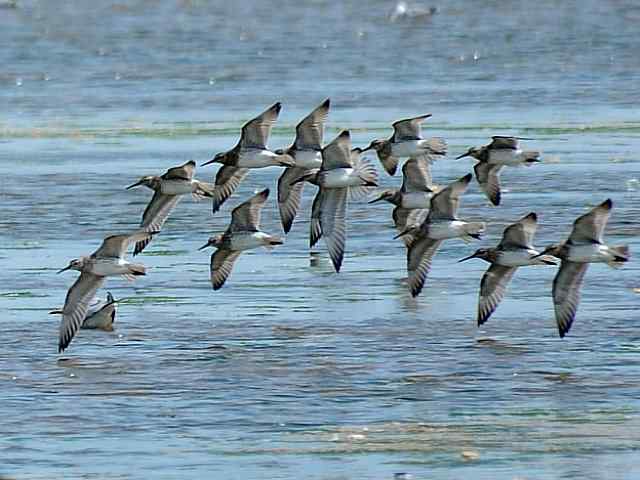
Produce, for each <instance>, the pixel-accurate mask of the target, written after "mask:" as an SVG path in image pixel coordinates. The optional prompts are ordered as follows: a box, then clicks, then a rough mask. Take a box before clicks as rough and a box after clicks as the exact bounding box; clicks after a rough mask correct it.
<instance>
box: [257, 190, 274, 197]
mask: <svg viewBox="0 0 640 480" xmlns="http://www.w3.org/2000/svg"><path fill="white" fill-rule="evenodd" d="M269 193H271V190H269V189H268V188H265V189H264V190H262V191H261V192H260V193H259V195H260V196H261V197H265V198H267V197H268V196H269Z"/></svg>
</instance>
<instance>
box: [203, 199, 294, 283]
mask: <svg viewBox="0 0 640 480" xmlns="http://www.w3.org/2000/svg"><path fill="white" fill-rule="evenodd" d="M268 197H269V189H268V188H267V189H265V190H263V191H261V192H260V193H257V194H256V195H254V196H253V197H251V198H250V199H249V200H247V201H246V202H244V203H241V204H240V205H239V206H237V207H236V208H234V209H233V211H232V212H231V224H230V225H229V227H228V228H227V230H226V231H225V232H224V233H223V234H222V235H217V236H215V237H211V238H209V241H208V242H207V243H206V244H204V245H203V246H202V247H200V250H203V249H205V248H207V247H216V248H217V250H216V251H215V252H214V253H213V254H212V255H211V285H212V286H213V289H214V290H218V289H219V288H221V287H222V286H223V285H224V283H225V282H226V281H227V278H228V277H229V274H230V273H231V270H233V265H234V263H235V261H236V260H237V259H238V257H239V256H240V254H241V253H242V252H243V251H245V250H250V249H253V248H258V247H266V248H272V247H273V246H275V245H282V243H283V241H282V240H281V239H280V238H278V237H275V236H273V235H270V234H268V233H265V232H263V231H261V230H260V216H261V213H262V207H264V204H265V202H266V201H267V198H268Z"/></svg>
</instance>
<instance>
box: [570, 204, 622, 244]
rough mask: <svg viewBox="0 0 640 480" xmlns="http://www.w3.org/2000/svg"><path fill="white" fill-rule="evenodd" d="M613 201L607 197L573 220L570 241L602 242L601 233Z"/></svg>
mask: <svg viewBox="0 0 640 480" xmlns="http://www.w3.org/2000/svg"><path fill="white" fill-rule="evenodd" d="M612 207H613V203H612V202H611V199H607V200H605V201H604V202H602V203H601V204H600V205H598V206H597V207H595V208H594V209H592V210H591V211H590V212H589V213H586V214H584V215H582V216H581V217H578V218H577V219H576V221H575V222H573V231H572V232H571V235H570V236H569V242H571V243H602V233H603V232H604V228H605V227H606V226H607V221H609V216H610V215H611V208H612Z"/></svg>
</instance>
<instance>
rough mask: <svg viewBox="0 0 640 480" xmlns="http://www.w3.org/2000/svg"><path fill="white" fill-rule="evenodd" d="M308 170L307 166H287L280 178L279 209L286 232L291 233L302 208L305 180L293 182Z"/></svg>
mask: <svg viewBox="0 0 640 480" xmlns="http://www.w3.org/2000/svg"><path fill="white" fill-rule="evenodd" d="M306 172H307V169H305V168H299V167H287V168H285V169H284V172H283V173H282V175H280V178H279V179H278V210H279V211H280V220H281V221H282V228H283V229H284V232H285V233H289V231H290V230H291V225H292V224H293V219H294V218H295V217H296V214H297V213H298V209H299V208H300V201H301V199H302V190H303V189H304V182H297V183H293V182H294V181H295V180H297V179H299V178H300V177H302V176H303V175H304V174H305V173H306Z"/></svg>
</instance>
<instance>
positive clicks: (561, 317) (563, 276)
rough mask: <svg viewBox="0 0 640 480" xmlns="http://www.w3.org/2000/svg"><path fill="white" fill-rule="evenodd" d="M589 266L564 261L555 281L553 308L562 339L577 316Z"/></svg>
mask: <svg viewBox="0 0 640 480" xmlns="http://www.w3.org/2000/svg"><path fill="white" fill-rule="evenodd" d="M588 266H589V264H588V263H577V262H570V261H568V260H563V261H562V265H560V270H558V273H557V274H556V277H555V278H554V279H553V306H554V308H555V311H556V322H557V323H558V333H559V334H560V337H561V338H562V337H564V336H565V335H566V334H567V332H568V331H569V329H570V328H571V324H572V323H573V319H574V318H575V316H576V311H577V310H578V304H579V303H580V287H581V286H582V281H583V280H584V274H585V273H586V272H587V267H588Z"/></svg>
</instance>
